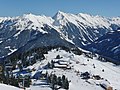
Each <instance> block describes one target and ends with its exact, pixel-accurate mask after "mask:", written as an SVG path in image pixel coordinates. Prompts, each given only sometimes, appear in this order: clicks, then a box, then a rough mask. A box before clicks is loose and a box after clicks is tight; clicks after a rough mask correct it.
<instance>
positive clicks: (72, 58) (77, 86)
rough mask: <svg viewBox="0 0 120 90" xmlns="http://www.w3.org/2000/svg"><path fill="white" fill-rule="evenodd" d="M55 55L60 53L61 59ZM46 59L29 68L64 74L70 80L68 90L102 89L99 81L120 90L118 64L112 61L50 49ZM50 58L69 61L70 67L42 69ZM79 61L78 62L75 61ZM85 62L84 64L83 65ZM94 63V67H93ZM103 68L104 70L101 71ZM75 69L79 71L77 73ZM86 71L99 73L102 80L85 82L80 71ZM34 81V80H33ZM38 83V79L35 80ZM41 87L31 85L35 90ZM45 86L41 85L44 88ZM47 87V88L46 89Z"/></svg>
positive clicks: (94, 73) (93, 73) (59, 74)
mask: <svg viewBox="0 0 120 90" xmlns="http://www.w3.org/2000/svg"><path fill="white" fill-rule="evenodd" d="M57 55H60V56H61V57H62V58H61V59H55V57H56V56H57ZM45 57H46V59H45V60H43V61H42V62H37V63H36V64H34V65H33V66H30V68H31V67H32V68H35V69H36V70H37V71H39V70H43V71H48V73H51V72H52V73H55V74H56V75H57V76H62V75H65V76H66V77H67V78H68V79H69V80H70V81H71V82H70V89H69V90H104V89H103V88H102V87H101V86H99V85H97V84H100V83H108V84H109V85H110V86H111V87H113V90H115V89H117V90H120V87H119V86H120V81H119V79H120V77H119V76H120V71H119V69H120V66H115V65H114V64H112V63H108V62H101V61H98V60H97V57H94V58H93V59H90V58H88V57H85V55H84V54H83V55H80V56H79V55H75V54H73V53H69V52H66V51H64V50H58V51H57V50H56V49H55V50H52V51H49V52H48V54H45ZM51 60H64V61H66V62H71V64H70V65H71V66H72V69H70V70H69V69H68V70H63V69H60V68H54V69H44V66H45V65H46V64H47V63H48V62H50V61H51ZM88 60H89V61H88ZM76 62H79V63H76ZM84 64H85V65H84ZM93 64H94V65H95V68H94V67H93ZM103 69H104V72H103V71H102V70H103ZM76 71H79V72H80V73H79V74H77V72H76ZM86 71H88V72H89V73H90V74H91V75H100V77H102V78H103V79H102V80H95V79H92V78H91V79H88V80H87V82H86V80H84V79H81V77H80V74H81V73H82V72H86ZM88 82H89V83H88ZM34 83H35V82H34ZM37 83H39V81H38V82H37ZM38 88H42V87H41V86H39V85H38V86H31V89H32V90H37V89H38ZM44 88H45V87H43V89H44ZM47 88H48V89H47ZM46 90H49V87H46Z"/></svg>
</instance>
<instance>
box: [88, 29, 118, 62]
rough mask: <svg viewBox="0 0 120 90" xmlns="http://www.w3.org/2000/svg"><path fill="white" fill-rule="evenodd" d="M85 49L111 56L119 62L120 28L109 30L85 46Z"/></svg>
mask: <svg viewBox="0 0 120 90" xmlns="http://www.w3.org/2000/svg"><path fill="white" fill-rule="evenodd" d="M87 49H89V50H91V51H93V52H97V53H99V54H101V55H103V56H107V57H110V58H112V59H113V60H112V61H114V62H116V63H118V64H120V30H116V31H113V32H109V33H107V34H106V35H104V36H102V37H100V38H99V39H98V40H96V41H95V42H93V43H92V44H90V45H88V46H87Z"/></svg>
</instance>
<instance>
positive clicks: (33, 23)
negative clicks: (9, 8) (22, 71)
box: [0, 11, 120, 59]
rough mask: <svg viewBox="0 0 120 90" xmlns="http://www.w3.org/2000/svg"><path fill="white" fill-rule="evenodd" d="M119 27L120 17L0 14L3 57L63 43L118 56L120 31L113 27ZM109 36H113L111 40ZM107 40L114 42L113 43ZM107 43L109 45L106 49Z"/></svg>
mask: <svg viewBox="0 0 120 90" xmlns="http://www.w3.org/2000/svg"><path fill="white" fill-rule="evenodd" d="M118 27H120V17H116V18H105V17H102V16H98V15H97V16H92V15H89V14H83V13H79V14H70V13H64V12H61V11H58V12H57V13H56V14H55V16H53V17H47V16H44V15H42V16H39V15H33V14H24V15H23V16H18V17H0V57H1V58H3V57H5V56H7V55H10V54H12V53H13V52H15V51H17V50H19V49H22V52H24V51H27V50H30V49H32V48H35V47H42V46H55V45H61V46H66V47H69V48H71V47H74V46H75V47H79V48H85V47H86V46H87V47H89V48H88V50H93V49H94V50H98V51H99V53H101V52H102V54H103V55H107V56H108V57H109V56H111V55H113V56H114V59H116V58H118V57H119V56H118V55H120V54H119V52H118V49H117V48H118V47H119V42H118V41H119V40H118V41H117V40H116V39H118V37H119V32H118V31H114V30H116V29H117V28H118ZM107 33H108V34H107ZM110 33H111V34H110ZM117 33H118V34H117ZM116 34H117V35H118V36H117V35H116ZM106 37H108V38H110V42H109V40H108V39H107V40H106ZM114 38H116V39H114ZM105 41H107V42H105ZM100 42H101V43H100ZM108 42H109V43H112V46H111V45H110V44H109V43H108ZM106 43H107V44H106ZM104 44H105V45H106V47H109V48H105V45H104ZM113 44H114V45H113ZM88 45H89V46H88ZM91 45H92V46H91ZM96 45H97V46H96ZM116 46H117V47H116ZM91 47H92V48H91ZM102 47H104V48H105V49H104V50H103V49H102ZM111 50H112V51H111ZM116 50H117V51H116ZM105 51H107V52H105ZM106 53H107V54H106ZM111 58H113V57H111Z"/></svg>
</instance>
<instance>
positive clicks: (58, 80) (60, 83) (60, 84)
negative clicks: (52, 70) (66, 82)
mask: <svg viewBox="0 0 120 90" xmlns="http://www.w3.org/2000/svg"><path fill="white" fill-rule="evenodd" d="M57 84H58V85H59V86H62V79H61V77H58V79H57Z"/></svg>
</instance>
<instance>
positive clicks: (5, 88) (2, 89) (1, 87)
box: [0, 83, 22, 90]
mask: <svg viewBox="0 0 120 90" xmlns="http://www.w3.org/2000/svg"><path fill="white" fill-rule="evenodd" d="M0 90H22V89H20V88H17V87H14V86H10V85H6V84H2V83H0Z"/></svg>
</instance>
